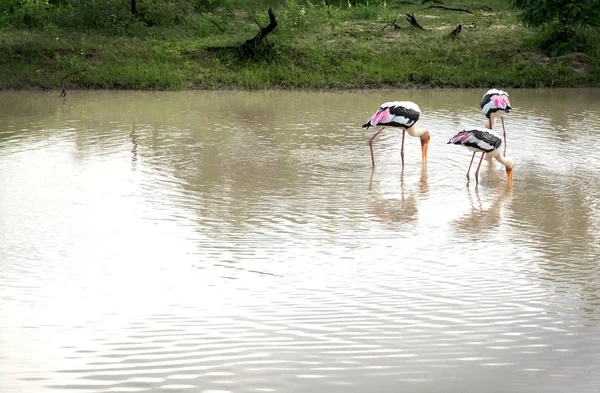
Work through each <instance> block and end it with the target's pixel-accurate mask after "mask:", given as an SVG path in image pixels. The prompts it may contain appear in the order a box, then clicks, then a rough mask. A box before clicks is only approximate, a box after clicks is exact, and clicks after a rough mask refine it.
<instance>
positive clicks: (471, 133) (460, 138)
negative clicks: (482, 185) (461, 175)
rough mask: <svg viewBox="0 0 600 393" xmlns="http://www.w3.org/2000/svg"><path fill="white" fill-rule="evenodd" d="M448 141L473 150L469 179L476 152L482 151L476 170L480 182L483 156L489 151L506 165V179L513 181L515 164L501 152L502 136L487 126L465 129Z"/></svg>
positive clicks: (477, 179) (476, 179) (477, 181)
mask: <svg viewBox="0 0 600 393" xmlns="http://www.w3.org/2000/svg"><path fill="white" fill-rule="evenodd" d="M448 143H452V144H455V145H462V146H464V147H466V148H467V149H469V150H471V151H472V152H473V156H472V157H471V163H470V164H469V169H468V170H467V179H469V172H470V171H471V165H473V159H474V158H475V154H477V153H481V159H480V160H479V165H478V166H477V171H476V172H475V182H476V183H479V167H481V161H483V156H484V155H485V154H486V153H487V154H489V155H490V156H492V157H494V158H495V159H496V160H497V161H498V162H500V163H501V164H502V165H504V167H505V168H506V179H507V180H508V181H509V182H510V181H512V172H513V168H514V166H515V164H514V163H513V161H512V160H511V159H510V158H507V157H505V156H504V155H503V154H502V153H501V152H500V147H501V146H502V138H500V135H498V134H497V133H496V132H494V131H492V130H490V129H487V128H477V127H475V128H470V129H465V130H463V131H461V132H459V133H458V134H456V135H454V136H453V137H452V138H450V140H449V141H448Z"/></svg>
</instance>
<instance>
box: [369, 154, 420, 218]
mask: <svg viewBox="0 0 600 393" xmlns="http://www.w3.org/2000/svg"><path fill="white" fill-rule="evenodd" d="M373 174H374V170H373V171H371V179H370V181H369V191H371V188H372V184H373ZM428 191H429V184H428V182H427V164H424V165H422V167H421V176H420V178H419V183H418V185H417V189H416V190H413V191H409V192H407V190H406V187H405V184H404V169H402V171H401V172H400V198H382V195H381V193H379V194H378V196H377V198H376V200H375V204H374V206H373V209H372V213H373V214H374V215H375V216H377V217H378V218H379V219H381V220H382V221H385V222H400V223H411V222H413V221H416V220H417V217H418V212H419V209H418V201H419V200H420V199H422V198H423V196H425V195H427V193H428Z"/></svg>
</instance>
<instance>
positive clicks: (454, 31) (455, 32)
mask: <svg viewBox="0 0 600 393" xmlns="http://www.w3.org/2000/svg"><path fill="white" fill-rule="evenodd" d="M461 30H462V25H458V26H456V28H455V29H454V30H452V32H451V33H450V34H449V36H450V37H451V38H456V36H457V35H458V33H460V31H461Z"/></svg>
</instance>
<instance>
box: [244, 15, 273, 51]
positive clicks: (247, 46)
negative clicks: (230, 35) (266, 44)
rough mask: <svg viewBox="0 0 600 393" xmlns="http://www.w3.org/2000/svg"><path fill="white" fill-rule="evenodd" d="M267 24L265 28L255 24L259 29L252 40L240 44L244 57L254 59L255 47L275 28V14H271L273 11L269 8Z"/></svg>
mask: <svg viewBox="0 0 600 393" xmlns="http://www.w3.org/2000/svg"><path fill="white" fill-rule="evenodd" d="M268 12H269V24H268V25H267V27H264V28H263V27H261V26H260V23H258V22H256V24H257V25H258V27H259V29H260V30H259V32H258V34H256V35H255V36H254V38H250V39H249V40H246V42H244V43H243V44H242V52H243V54H244V56H245V57H248V58H250V57H254V56H255V55H256V47H257V46H258V44H260V42H261V41H262V40H263V39H264V38H265V37H266V36H267V34H269V33H270V32H272V31H273V29H275V28H276V27H277V21H276V20H275V14H274V13H273V9H271V8H269V11H268Z"/></svg>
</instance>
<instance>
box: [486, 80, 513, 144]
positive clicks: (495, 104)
mask: <svg viewBox="0 0 600 393" xmlns="http://www.w3.org/2000/svg"><path fill="white" fill-rule="evenodd" d="M479 106H480V107H481V111H482V112H483V114H484V115H485V117H487V118H488V121H487V125H486V127H487V128H489V129H490V130H491V129H492V128H493V127H494V124H495V123H496V119H497V118H498V117H499V118H500V120H502V131H503V133H504V153H503V154H504V155H506V130H505V129H504V115H506V114H507V113H508V112H510V110H511V109H512V108H511V106H510V100H509V99H508V93H507V92H505V91H502V90H498V89H490V90H488V91H487V92H486V93H485V94H484V95H483V97H482V98H481V103H480V104H479Z"/></svg>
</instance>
